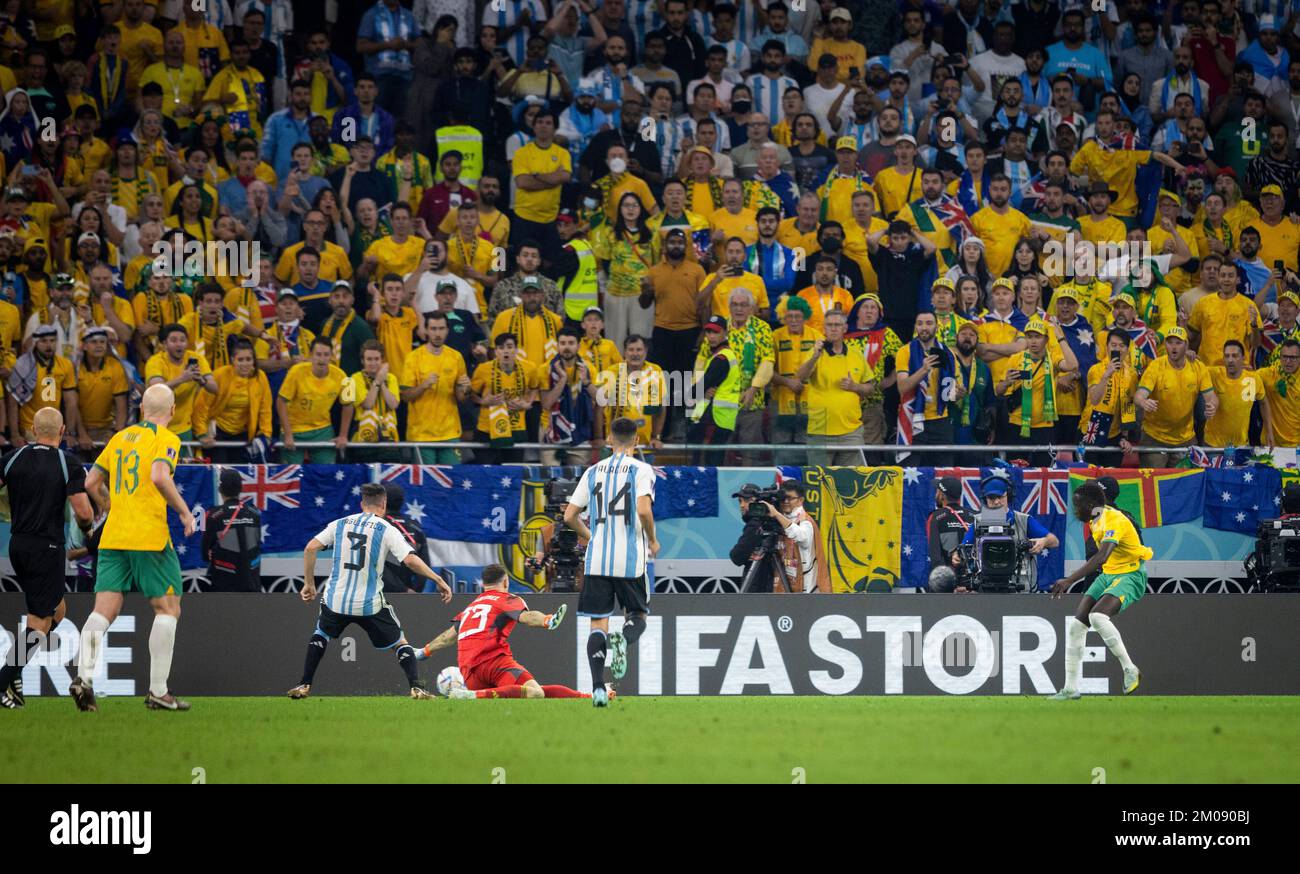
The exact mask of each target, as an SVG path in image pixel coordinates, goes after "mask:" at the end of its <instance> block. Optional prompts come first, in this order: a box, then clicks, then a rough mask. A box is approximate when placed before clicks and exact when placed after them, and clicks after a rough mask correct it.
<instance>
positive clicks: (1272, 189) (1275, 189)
mask: <svg viewBox="0 0 1300 874" xmlns="http://www.w3.org/2000/svg"><path fill="white" fill-rule="evenodd" d="M1265 194H1276V195H1277V196H1278V197H1281V196H1282V186H1281V185H1265V186H1264V187H1263V188H1261V189H1260V190H1259V196H1260V197H1263V196H1264V195H1265Z"/></svg>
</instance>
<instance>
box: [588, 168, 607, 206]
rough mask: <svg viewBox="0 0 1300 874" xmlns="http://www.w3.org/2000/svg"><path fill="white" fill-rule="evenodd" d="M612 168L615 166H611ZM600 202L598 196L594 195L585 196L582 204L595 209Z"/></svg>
mask: <svg viewBox="0 0 1300 874" xmlns="http://www.w3.org/2000/svg"><path fill="white" fill-rule="evenodd" d="M610 169H613V168H612V167H611V168H610ZM598 202H599V201H597V200H596V198H594V197H585V198H583V200H582V205H583V206H585V207H586V208H587V209H595V208H596V206H597V204H598Z"/></svg>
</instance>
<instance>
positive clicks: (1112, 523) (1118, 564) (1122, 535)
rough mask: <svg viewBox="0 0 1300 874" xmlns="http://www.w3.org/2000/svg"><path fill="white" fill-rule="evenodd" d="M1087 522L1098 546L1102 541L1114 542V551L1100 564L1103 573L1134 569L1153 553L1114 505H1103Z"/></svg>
mask: <svg viewBox="0 0 1300 874" xmlns="http://www.w3.org/2000/svg"><path fill="white" fill-rule="evenodd" d="M1088 524H1089V526H1090V527H1091V528H1092V540H1093V542H1094V543H1096V544H1097V545H1098V546H1101V544H1103V543H1113V544H1115V551H1114V552H1112V553H1111V554H1110V557H1109V558H1107V559H1106V563H1105V564H1103V565H1102V566H1101V572H1102V573H1104V574H1126V573H1129V572H1130V571H1135V570H1137V569H1138V568H1139V567H1141V565H1142V562H1144V561H1146V560H1148V559H1149V558H1151V556H1152V555H1153V553H1152V552H1151V547H1149V546H1143V545H1142V541H1141V540H1140V539H1139V538H1138V533H1137V529H1136V528H1134V527H1133V523H1132V522H1130V521H1129V519H1128V517H1127V516H1125V515H1124V514H1123V513H1121V512H1120V511H1119V510H1116V509H1115V508H1114V507H1103V508H1102V511H1101V512H1100V513H1098V514H1097V515H1096V516H1094V517H1093V519H1092V521H1091V522H1089V523H1088Z"/></svg>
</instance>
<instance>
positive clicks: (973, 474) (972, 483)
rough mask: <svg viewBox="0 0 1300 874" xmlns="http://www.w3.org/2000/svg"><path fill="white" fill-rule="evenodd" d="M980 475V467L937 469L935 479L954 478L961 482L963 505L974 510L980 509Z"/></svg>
mask: <svg viewBox="0 0 1300 874" xmlns="http://www.w3.org/2000/svg"><path fill="white" fill-rule="evenodd" d="M980 474H981V470H980V468H978V467H936V468H935V469H934V478H935V479H939V478H940V477H945V476H952V477H956V478H957V479H959V480H961V497H962V504H964V505H965V506H967V507H969V508H970V509H972V510H978V509H979V508H980V492H979V485H980Z"/></svg>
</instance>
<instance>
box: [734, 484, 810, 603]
mask: <svg viewBox="0 0 1300 874" xmlns="http://www.w3.org/2000/svg"><path fill="white" fill-rule="evenodd" d="M768 496H770V497H772V498H777V499H778V500H779V501H780V503H781V506H782V509H781V510H778V509H777V508H776V507H775V506H773V505H772V503H771V501H770V500H765V498H767V497H768ZM732 497H733V498H737V499H739V501H740V513H741V517H742V518H744V519H745V528H744V530H743V531H741V534H740V539H739V540H738V541H737V542H736V545H735V546H733V547H732V548H731V561H732V563H733V564H738V565H743V568H744V571H743V573H744V575H748V573H749V570H750V567H751V565H752V564H753V562H755V561H762V560H763V559H764V555H763V549H762V547H763V540H764V537H765V534H768V533H773V532H774V531H779V540H778V544H779V548H780V555H779V558H780V560H781V562H782V564H783V565H784V566H785V569H786V570H785V572H786V576H787V577H788V578H789V580H790V582H791V586H792V587H793V589H792V592H791V593H793V592H794V591H799V590H800V588H799V587H800V586H802V591H804V592H814V591H816V592H829V591H830V572H829V569H828V568H827V567H826V557H825V555H824V554H823V552H822V544H821V536H820V533H819V532H818V530H817V523H815V522H814V521H813V520H812V517H811V516H809V515H808V513H807V512H806V511H805V510H804V508H803V498H804V487H803V485H802V484H801V483H798V482H795V481H793V480H791V481H789V482H786V483H784V484H782V485H781V487H780V488H779V489H777V490H776V494H772V492H771V491H768V492H764V491H763V490H762V489H760V488H759V487H758V486H756V485H754V484H752V483H746V484H745V485H744V486H742V487H741V489H740V491H739V492H736V493H735V494H733V495H732ZM753 504H758V505H761V506H762V507H764V508H765V511H763V512H762V513H761V514H755V513H754V511H753V510H752V509H751V505H753ZM765 528H766V529H767V531H765V530H764V529H765ZM775 576H776V574H775V568H773V567H762V568H760V569H759V570H758V572H757V575H756V576H755V578H754V580H753V582H752V583H751V585H750V587H749V591H750V592H772V591H774V585H775Z"/></svg>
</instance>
